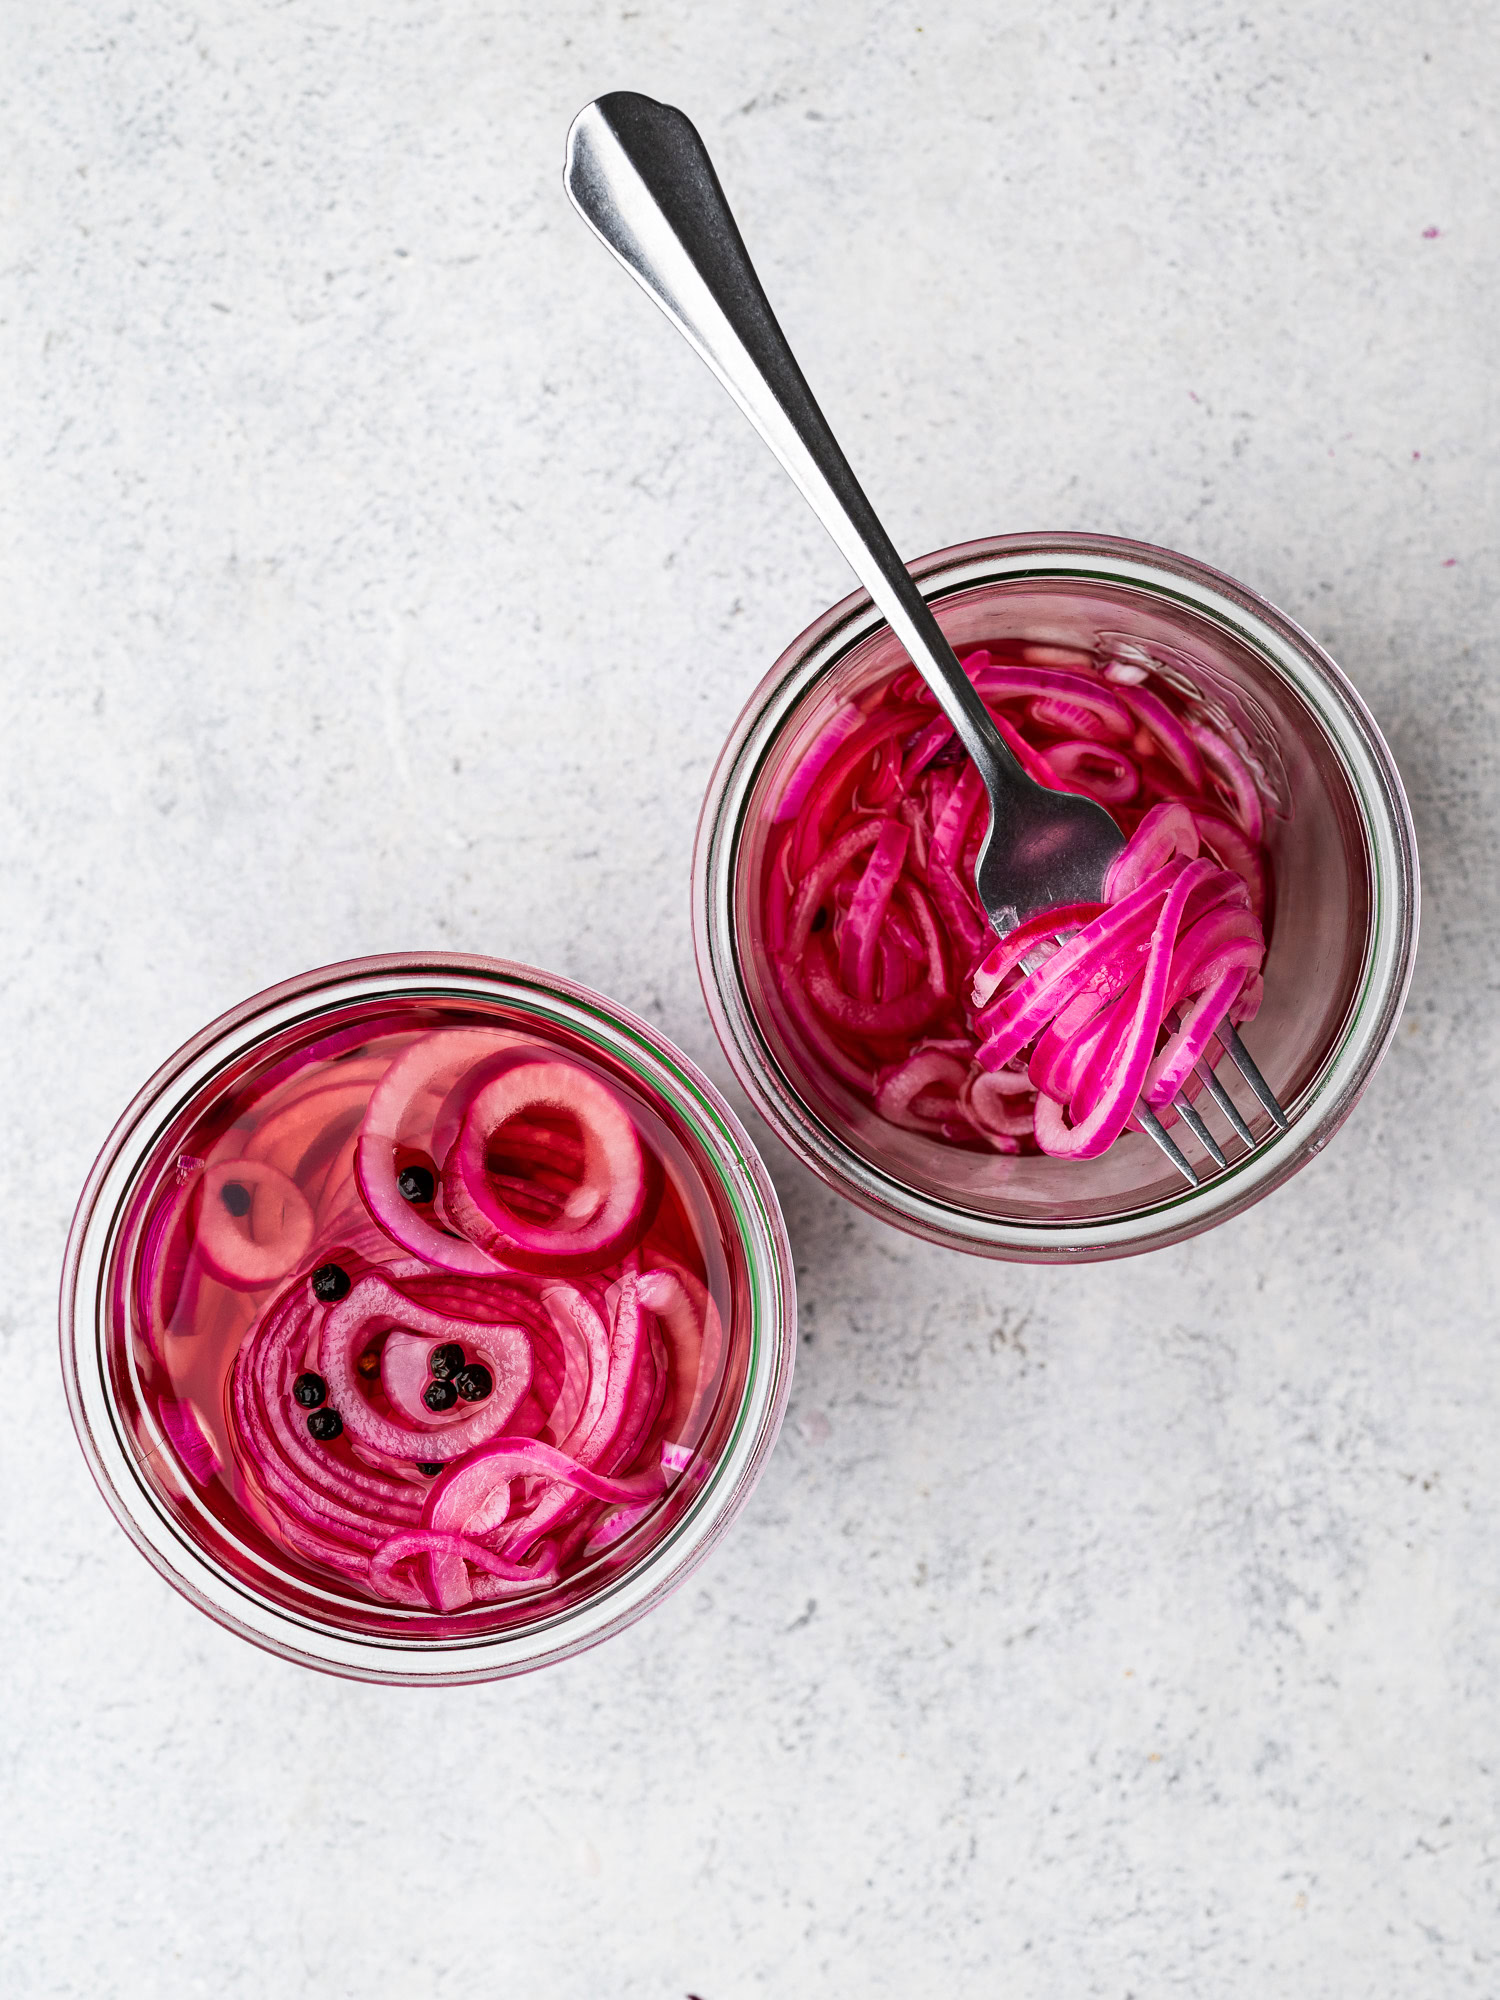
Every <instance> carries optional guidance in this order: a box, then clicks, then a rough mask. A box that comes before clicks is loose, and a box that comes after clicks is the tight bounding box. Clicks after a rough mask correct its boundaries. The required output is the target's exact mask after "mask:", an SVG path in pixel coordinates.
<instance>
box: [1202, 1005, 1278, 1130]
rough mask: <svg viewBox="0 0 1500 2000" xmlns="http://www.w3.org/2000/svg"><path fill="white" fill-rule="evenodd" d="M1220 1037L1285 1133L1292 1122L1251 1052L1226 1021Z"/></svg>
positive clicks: (1232, 1060) (1223, 1023)
mask: <svg viewBox="0 0 1500 2000" xmlns="http://www.w3.org/2000/svg"><path fill="white" fill-rule="evenodd" d="M1218 1036H1219V1040H1220V1041H1221V1042H1222V1043H1223V1045H1224V1049H1225V1051H1226V1053H1227V1054H1228V1056H1229V1058H1230V1060H1231V1062H1233V1063H1234V1064H1235V1065H1236V1066H1237V1068H1238V1069H1239V1072H1240V1075H1241V1076H1243V1077H1244V1079H1245V1081H1246V1083H1248V1084H1249V1086H1250V1088H1251V1089H1252V1090H1253V1091H1254V1092H1255V1094H1256V1096H1257V1097H1258V1098H1259V1099H1260V1101H1261V1103H1262V1104H1263V1105H1264V1106H1265V1108H1266V1109H1267V1111H1269V1112H1270V1114H1271V1116H1272V1118H1273V1119H1274V1120H1275V1121H1276V1124H1277V1125H1278V1126H1279V1127H1280V1129H1281V1130H1282V1131H1283V1132H1284V1131H1285V1130H1286V1129H1287V1126H1288V1125H1289V1124H1290V1122H1291V1121H1290V1119H1289V1118H1288V1117H1287V1115H1286V1113H1285V1112H1284V1111H1283V1110H1282V1108H1281V1106H1280V1105H1279V1104H1278V1103H1277V1102H1276V1093H1275V1092H1274V1091H1273V1090H1272V1088H1271V1086H1270V1084H1268V1083H1267V1082H1266V1080H1265V1078H1264V1077H1263V1076H1262V1075H1261V1073H1260V1071H1259V1070H1258V1069H1257V1068H1256V1067H1255V1064H1254V1062H1253V1061H1252V1060H1251V1057H1250V1051H1249V1050H1248V1049H1247V1048H1246V1047H1245V1044H1244V1043H1243V1042H1242V1041H1241V1040H1240V1038H1239V1034H1238V1032H1237V1031H1236V1030H1235V1029H1234V1028H1232V1027H1231V1026H1230V1025H1229V1023H1228V1022H1227V1021H1224V1022H1222V1023H1221V1024H1220V1026H1219V1029H1218Z"/></svg>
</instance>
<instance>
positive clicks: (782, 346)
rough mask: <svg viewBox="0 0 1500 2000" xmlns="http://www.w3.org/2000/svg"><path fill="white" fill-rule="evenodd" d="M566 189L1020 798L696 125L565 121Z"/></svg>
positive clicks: (999, 787) (1021, 779) (1007, 755)
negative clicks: (793, 339)
mask: <svg viewBox="0 0 1500 2000" xmlns="http://www.w3.org/2000/svg"><path fill="white" fill-rule="evenodd" d="M564 184H565V186H566V188H567V191H568V195H569V198H570V199H571V201H572V203H573V206H574V207H575V208H576V209H577V210H578V212H579V214H580V215H581V216H582V217H583V219H584V221H585V222H587V223H588V224H589V226H590V228H591V229H593V231H594V232H595V234H596V235H597V236H598V237H599V238H600V240H601V241H602V242H603V244H604V245H605V247H606V249H608V250H611V251H613V253H614V255H615V256H616V257H617V258H618V259H619V260H620V262H621V263H622V264H623V265H624V266H625V268H626V270H627V271H629V273H630V275H631V276H632V277H633V278H634V279H635V280H636V282H637V283H638V284H639V285H640V286H641V287H642V289H643V290H644V291H645V292H647V293H648V294H649V296H650V297H651V298H653V299H654V300H655V301H656V303H657V304H658V305H659V306H660V307H661V309H662V311H663V312H664V313H665V314H666V316H667V318H668V319H669V320H671V322H672V324H673V325H674V326H675V327H676V328H677V331H678V332H679V333H680V334H681V335H682V336H683V338H684V339H685V340H687V341H688V342H689V344H690V345H691V346H692V347H694V348H696V350H697V351H698V353H699V354H700V355H701V356H702V358H703V359H704V360H705V361H706V362H707V363H708V365H709V367H710V368H711V369H712V370H713V372H714V374H715V375H717V376H718V378H719V380H720V381H721V382H722V383H723V385H724V387H725V388H726V389H727V390H728V391H729V393H730V395H731V396H733V398H734V400H735V401H736V402H737V403H738V404H739V406H740V408H741V409H742V410H743V411H744V413H745V415H746V416H747V417H748V418H749V419H750V422H751V423H752V424H753V425H754V426H755V428H756V430H758V431H759V432H760V434H761V436H762V437H763V438H764V439H765V441H766V443H767V444H768V445H769V446H770V447H771V449H772V451H773V452H775V454H776V456H777V457H778V458H779V459H780V460H781V463H782V464H783V465H784V466H785V467H786V469H787V471H788V472H789V473H790V474H791V476H792V478H793V480H795V482H796V484H797V486H798V488H799V489H800V491H801V493H802V496H803V498H804V499H805V500H806V501H807V503H808V505H809V506H810V507H811V508H812V510H813V512H814V513H815V514H816V515H817V517H818V519H819V520H820V521H821V522H822V523H823V526H824V527H825V528H826V529H827V530H828V532H829V534H830V535H831V536H832V537H833V539H834V541H835V542H836V543H837V544H838V546H839V548H840V550H841V551H842V552H843V555H844V557H845V560H846V561H847V562H848V564H849V567H850V568H851V569H852V570H853V571H854V573H855V575H856V576H857V577H858V578H859V580H860V582H861V583H862V584H863V585H864V587H865V589H866V590H867V591H868V592H869V593H870V596H871V598H872V599H873V600H874V602H875V604H876V606H877V607H878V609H879V610H880V611H881V612H882V613H883V614H884V615H885V618H886V621H887V623H888V624H889V625H890V628H891V630H892V631H893V632H894V633H895V634H896V637H897V638H898V639H899V640H900V641H901V643H902V645H903V646H904V647H905V648H906V650H907V653H908V654H909V655H910V657H911V659H912V661H913V663H914V664H915V666H916V668H917V670H918V672H919V673H920V674H921V675H922V678H923V679H924V680H925V681H926V682H927V685H928V686H929V687H930V688H931V689H932V691H933V693H934V694H935V695H936V696H937V698H938V700H939V701H940V702H941V703H942V705H943V709H944V711H945V712H946V714H947V716H948V720H949V721H950V722H951V723H952V724H953V727H954V729H955V730H956V731H957V732H958V737H959V740H960V742H961V743H962V744H963V746H964V748H965V749H966V750H967V751H968V753H969V755H970V757H972V758H973V760H974V762H975V764H976V765H977V766H978V768H979V774H980V776H981V778H982V779H983V780H984V785H985V790H986V791H987V792H988V793H989V795H990V798H991V800H992V801H998V799H999V798H1002V797H1004V796H1005V795H1006V794H1011V795H1014V794H1015V793H1016V792H1018V791H1019V792H1025V791H1028V790H1030V789H1031V786H1032V781H1031V779H1030V778H1029V777H1028V776H1027V775H1026V772H1025V771H1024V770H1023V769H1022V766H1021V764H1020V762H1019V761H1018V759H1017V758H1016V756H1015V755H1014V753H1013V752H1012V751H1011V749H1010V747H1009V745H1008V744H1007V743H1006V742H1005V741H1004V739H1003V738H1002V736H1001V735H1000V732H999V730H997V729H996V727H995V725H994V723H993V721H992V720H991V718H990V714H989V711H988V710H987V709H986V708H985V705H984V703H983V702H982V701H981V700H980V698H979V696H978V695H977V694H976V693H975V692H974V688H973V685H972V683H971V682H970V680H969V677H968V675H967V674H966V673H965V672H964V670H963V668H962V667H961V666H960V665H959V663H958V659H957V656H956V655H955V653H954V651H953V648H952V647H951V646H950V645H949V644H948V641H947V640H946V639H945V638H944V637H943V633H942V630H941V628H940V626H939V625H938V622H937V620H936V619H935V618H934V617H933V615H932V613H931V611H930V610H929V609H928V608H927V604H926V602H925V601H924V599H923V597H922V594H921V592H920V591H919V590H918V589H917V586H916V585H915V584H914V583H913V582H912V579H911V576H910V574H909V573H908V571H907V568H906V565H905V563H903V562H902V560H901V558H900V556H899V555H897V553H896V550H895V548H894V546H893V545H892V542H891V539H890V536H889V535H887V533H886V532H885V529H884V528H883V527H881V525H880V522H879V520H878V519H877V517H876V514H875V510H874V508H873V507H871V505H870V503H869V501H868V500H867V499H866V498H865V495H864V493H863V491H862V489H861V487H860V484H859V481H858V480H857V479H856V478H855V476H854V474H853V472H852V470H851V469H850V466H849V461H848V460H847V459H846V458H845V456H844V454H843V452H842V451H841V450H840V449H839V446H838V441H837V439H836V438H835V437H834V435H833V432H832V431H831V430H830V429H829V428H828V424H827V421H826V420H825V418H824V416H823V412H822V411H821V410H820V409H819V408H818V405H817V403H816V402H815V401H814V399H813V393H812V391H811V389H809V388H808V386H807V381H806V378H805V377H804V375H803V373H802V370H801V369H800V368H799V367H798V366H797V362H796V359H795V357H794V356H793V354H792V350H791V348H790V347H789V346H788V345H787V341H786V336H785V335H784V334H783V333H782V331H781V328H780V327H779V326H778V325H777V323H776V315H775V314H774V313H773V312H772V310H771V306H770V301H769V300H768V299H767V298H766V295H765V292H764V291H763V290H762V288H761V283H760V280H759V278H758V277H757V276H756V274H755V267H754V265H753V264H752V263H751V262H750V254H749V252H748V251H747V250H746V248H745V244H744V239H743V238H742V237H741V235H740V232H739V229H738V227H737V226H736V223H735V220H734V217H733V215H731V213H730V211H729V204H728V202H727V201H726V200H725V199H724V190H723V189H722V188H721V187H720V185H719V177H718V175H717V174H716V173H715V172H714V165H713V161H712V160H711V159H710V158H709V157H708V150H707V148H706V147H705V146H704V144H703V141H702V140H701V139H700V138H699V136H698V133H697V130H696V128H695V127H694V126H693V124H692V122H691V121H690V120H689V119H688V118H686V117H685V116H684V115H683V113H682V112H680V111H677V110H675V109H674V108H673V107H672V106H671V105H670V104H658V103H657V102H656V100H655V99H654V98H650V97H642V96H640V95H638V94H637V93H636V92H635V91H632V90H617V91H611V92H610V94H609V95H608V96H607V97H601V98H598V99H597V100H596V101H595V102H594V103H592V104H587V105H585V106H584V108H583V110H582V111H580V112H579V114H578V116H577V117H576V118H575V119H574V121H573V125H572V129H571V130H570V132H569V133H568V157H567V167H566V170H565V173H564Z"/></svg>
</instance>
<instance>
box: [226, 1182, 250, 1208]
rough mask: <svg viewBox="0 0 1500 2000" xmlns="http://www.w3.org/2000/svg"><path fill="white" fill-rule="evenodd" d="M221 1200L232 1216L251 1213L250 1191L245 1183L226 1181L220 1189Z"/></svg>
mask: <svg viewBox="0 0 1500 2000" xmlns="http://www.w3.org/2000/svg"><path fill="white" fill-rule="evenodd" d="M219 1199H220V1201H222V1202H223V1204H224V1206H225V1207H226V1208H227V1209H228V1210H229V1213H230V1214H231V1215H248V1214H249V1213H250V1199H251V1197H250V1190H249V1188H247V1187H246V1186H245V1183H244V1182H243V1181H225V1183H224V1185H223V1187H221V1188H220V1189H219Z"/></svg>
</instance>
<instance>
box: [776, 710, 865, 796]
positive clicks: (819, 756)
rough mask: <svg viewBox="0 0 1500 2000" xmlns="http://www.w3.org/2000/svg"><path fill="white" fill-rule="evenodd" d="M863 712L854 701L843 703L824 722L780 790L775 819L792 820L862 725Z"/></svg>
mask: <svg viewBox="0 0 1500 2000" xmlns="http://www.w3.org/2000/svg"><path fill="white" fill-rule="evenodd" d="M864 720H865V717H864V713H863V711H862V710H861V709H859V708H857V707H856V706H855V704H854V703H853V702H852V701H851V702H846V703H845V704H844V705H843V707H842V708H840V709H838V710H837V711H836V712H835V713H834V715H833V716H832V718H831V719H830V721H829V722H828V723H827V725H826V726H825V728H824V729H823V731H822V733H821V734H820V735H819V737H818V740H817V741H816V743H814V744H813V746H812V748H811V749H810V750H809V751H808V752H807V754H806V756H805V757H803V758H801V759H800V760H799V762H798V763H797V765H796V767H795V768H794V770H793V772H792V775H791V777H790V779H789V780H788V781H787V784H786V786H785V788H784V790H783V791H782V794H781V798H780V800H779V801H778V803H777V806H776V814H775V821H776V824H778V825H779V824H781V823H782V822H783V821H785V820H790V819H795V818H796V817H797V814H798V812H799V811H800V810H801V808H802V804H803V801H804V800H805V799H806V797H807V795H808V793H809V792H810V791H811V790H812V788H813V786H814V785H815V784H816V783H817V781H818V779H819V778H820V777H822V775H823V772H824V770H825V769H826V767H827V765H828V763H829V761H830V759H831V758H832V757H833V756H834V755H835V754H836V752H837V751H838V750H839V749H840V748H841V747H842V746H843V745H844V744H845V743H847V742H848V740H849V738H850V737H851V736H852V735H853V734H854V732H855V731H856V730H857V729H860V728H862V727H863V725H864Z"/></svg>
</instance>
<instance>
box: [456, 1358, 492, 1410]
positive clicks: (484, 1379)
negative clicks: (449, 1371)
mask: <svg viewBox="0 0 1500 2000" xmlns="http://www.w3.org/2000/svg"><path fill="white" fill-rule="evenodd" d="M453 1386H454V1388H455V1389H456V1390H457V1391H458V1393H459V1395H460V1396H462V1397H463V1399H464V1401H465V1402H466V1403H482V1402H483V1401H484V1399H485V1397H486V1396H487V1395H488V1394H489V1393H490V1391H491V1389H493V1388H494V1386H495V1378H494V1376H493V1375H492V1374H491V1373H490V1371H489V1369H488V1368H486V1367H485V1365H484V1363H483V1362H482V1361H471V1362H470V1363H469V1365H468V1367H467V1368H460V1369H459V1371H458V1373H457V1374H456V1375H455V1376H454V1378H453Z"/></svg>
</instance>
